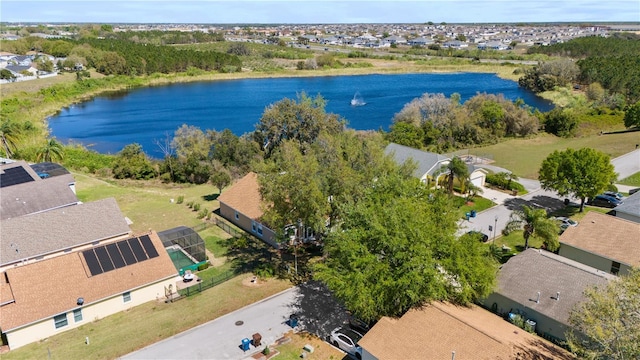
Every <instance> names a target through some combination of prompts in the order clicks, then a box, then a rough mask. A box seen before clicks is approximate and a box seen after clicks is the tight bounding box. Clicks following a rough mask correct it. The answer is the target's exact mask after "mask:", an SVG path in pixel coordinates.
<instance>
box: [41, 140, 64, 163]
mask: <svg viewBox="0 0 640 360" xmlns="http://www.w3.org/2000/svg"><path fill="white" fill-rule="evenodd" d="M63 156H64V147H63V146H62V144H61V143H59V142H58V141H57V140H56V139H54V138H51V139H49V140H48V141H47V142H46V143H45V144H44V146H42V147H41V148H39V149H38V152H37V154H36V158H37V159H38V161H55V160H62V158H63Z"/></svg>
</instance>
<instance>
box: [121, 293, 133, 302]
mask: <svg viewBox="0 0 640 360" xmlns="http://www.w3.org/2000/svg"><path fill="white" fill-rule="evenodd" d="M122 301H124V302H129V301H131V293H130V292H129V291H127V292H126V293H124V294H122Z"/></svg>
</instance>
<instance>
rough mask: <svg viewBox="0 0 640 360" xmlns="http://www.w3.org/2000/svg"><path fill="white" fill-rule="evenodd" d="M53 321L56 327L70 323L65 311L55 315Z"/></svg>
mask: <svg viewBox="0 0 640 360" xmlns="http://www.w3.org/2000/svg"><path fill="white" fill-rule="evenodd" d="M53 323H54V324H55V325H56V329H60V328H61V327H65V326H67V325H69V322H68V321H67V314H66V313H64V314H60V315H56V316H54V317H53Z"/></svg>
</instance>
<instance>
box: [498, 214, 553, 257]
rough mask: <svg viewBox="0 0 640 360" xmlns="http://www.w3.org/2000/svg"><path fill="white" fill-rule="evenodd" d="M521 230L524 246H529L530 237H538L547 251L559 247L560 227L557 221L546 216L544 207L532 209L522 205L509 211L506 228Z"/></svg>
mask: <svg viewBox="0 0 640 360" xmlns="http://www.w3.org/2000/svg"><path fill="white" fill-rule="evenodd" d="M520 229H522V230H523V233H522V236H523V237H524V248H525V249H527V248H529V239H530V238H539V239H541V240H542V243H543V244H544V246H545V247H546V249H547V250H549V251H556V250H558V248H559V247H560V243H559V242H558V233H559V232H560V228H559V225H558V223H557V222H556V221H555V220H553V219H550V218H548V217H547V212H546V211H545V210H544V209H534V208H530V207H528V206H523V207H522V209H518V210H515V211H513V212H512V213H511V218H510V219H509V222H508V223H507V226H506V230H507V232H511V231H513V230H520Z"/></svg>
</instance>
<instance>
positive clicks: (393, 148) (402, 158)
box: [384, 143, 450, 178]
mask: <svg viewBox="0 0 640 360" xmlns="http://www.w3.org/2000/svg"><path fill="white" fill-rule="evenodd" d="M384 153H385V154H387V155H392V156H393V158H394V159H395V160H396V162H397V163H398V164H404V163H405V162H406V161H407V160H409V159H413V161H414V162H416V164H417V165H418V167H417V169H416V170H415V171H414V172H413V175H414V176H415V177H417V178H422V177H423V176H424V175H425V174H428V175H433V173H434V172H436V171H437V170H438V169H439V168H440V165H439V163H440V162H442V161H447V160H450V159H449V158H448V157H446V156H443V155H440V154H436V153H432V152H428V151H422V150H418V149H414V148H410V147H408V146H404V145H400V144H395V143H391V144H389V145H387V147H386V148H385V149H384Z"/></svg>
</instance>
